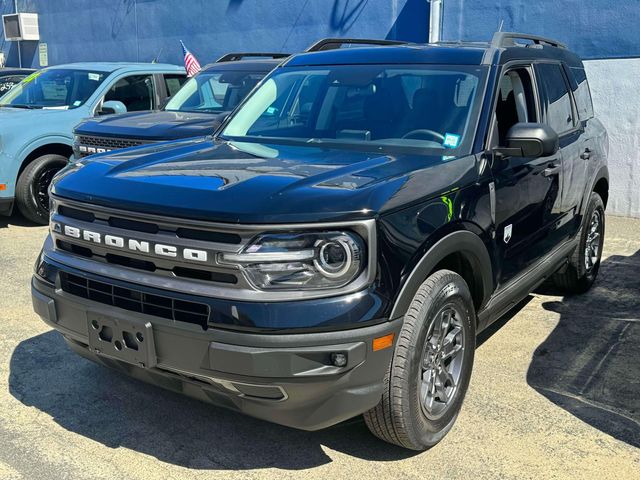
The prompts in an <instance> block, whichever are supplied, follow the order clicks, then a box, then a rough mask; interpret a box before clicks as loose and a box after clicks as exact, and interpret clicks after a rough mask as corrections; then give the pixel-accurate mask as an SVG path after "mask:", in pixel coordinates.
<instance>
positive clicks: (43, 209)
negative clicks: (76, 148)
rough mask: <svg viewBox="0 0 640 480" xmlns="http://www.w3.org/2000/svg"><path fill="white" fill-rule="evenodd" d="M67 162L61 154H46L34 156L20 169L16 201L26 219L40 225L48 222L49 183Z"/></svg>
mask: <svg viewBox="0 0 640 480" xmlns="http://www.w3.org/2000/svg"><path fill="white" fill-rule="evenodd" d="M67 163H69V159H67V158H66V157H63V156H62V155H55V154H48V155H43V156H41V157H38V158H36V159H35V160H33V161H32V162H31V163H29V164H28V165H27V166H26V167H25V169H24V170H23V171H22V173H21V174H20V177H18V182H17V184H16V203H17V205H18V209H19V210H20V213H22V215H24V216H25V217H26V218H27V219H29V220H31V221H32V222H35V223H38V224H40V225H46V224H47V223H48V222H49V185H50V184H51V180H52V179H53V177H54V176H55V174H56V173H58V172H59V171H60V170H61V169H62V168H64V166H65V165H67Z"/></svg>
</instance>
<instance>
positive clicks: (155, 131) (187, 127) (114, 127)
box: [74, 110, 226, 141]
mask: <svg viewBox="0 0 640 480" xmlns="http://www.w3.org/2000/svg"><path fill="white" fill-rule="evenodd" d="M225 115H226V113H201V112H171V111H167V110H160V111H150V112H130V113H123V114H120V115H106V116H104V117H96V118H91V119H89V120H86V121H85V122H83V123H81V124H80V125H78V126H77V127H76V128H75V131H74V133H76V134H77V135H94V136H100V137H119V138H136V139H137V138H143V139H147V140H155V141H158V140H177V139H180V138H189V137H201V136H205V135H211V134H212V133H213V131H214V130H215V129H216V128H217V127H218V126H219V125H220V123H221V122H222V120H223V119H224V117H225Z"/></svg>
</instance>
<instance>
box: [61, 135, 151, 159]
mask: <svg viewBox="0 0 640 480" xmlns="http://www.w3.org/2000/svg"><path fill="white" fill-rule="evenodd" d="M147 143H152V142H149V141H148V140H142V139H138V138H113V137H96V136H89V135H78V136H77V137H76V141H75V144H74V150H75V154H76V156H77V157H78V158H82V157H86V156H87V155H93V154H94V153H103V152H110V151H111V150H119V149H121V148H128V147H137V146H138V145H145V144H147Z"/></svg>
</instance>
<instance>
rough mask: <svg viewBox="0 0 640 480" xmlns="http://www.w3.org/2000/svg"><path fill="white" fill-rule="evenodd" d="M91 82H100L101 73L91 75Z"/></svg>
mask: <svg viewBox="0 0 640 480" xmlns="http://www.w3.org/2000/svg"><path fill="white" fill-rule="evenodd" d="M89 80H93V81H94V82H99V81H100V74H99V73H90V74H89Z"/></svg>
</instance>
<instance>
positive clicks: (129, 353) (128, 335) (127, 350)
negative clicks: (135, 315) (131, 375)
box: [87, 313, 157, 368]
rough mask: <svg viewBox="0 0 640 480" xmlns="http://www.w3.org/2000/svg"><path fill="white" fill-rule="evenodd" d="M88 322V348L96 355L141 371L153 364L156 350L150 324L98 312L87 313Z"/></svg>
mask: <svg viewBox="0 0 640 480" xmlns="http://www.w3.org/2000/svg"><path fill="white" fill-rule="evenodd" d="M87 322H88V330H89V348H90V349H91V350H92V351H93V352H95V353H96V354H98V355H102V356H105V357H109V358H113V359H116V360H120V361H123V362H126V363H130V364H132V365H136V366H138V367H142V368H151V367H154V366H155V365H156V363H157V358H156V349H155V344H154V341H153V328H152V327H151V323H150V322H142V321H136V320H130V319H124V318H117V317H112V316H108V315H103V314H100V313H88V314H87Z"/></svg>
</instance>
